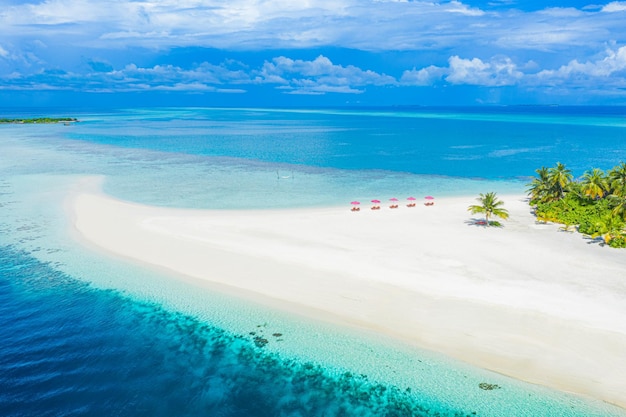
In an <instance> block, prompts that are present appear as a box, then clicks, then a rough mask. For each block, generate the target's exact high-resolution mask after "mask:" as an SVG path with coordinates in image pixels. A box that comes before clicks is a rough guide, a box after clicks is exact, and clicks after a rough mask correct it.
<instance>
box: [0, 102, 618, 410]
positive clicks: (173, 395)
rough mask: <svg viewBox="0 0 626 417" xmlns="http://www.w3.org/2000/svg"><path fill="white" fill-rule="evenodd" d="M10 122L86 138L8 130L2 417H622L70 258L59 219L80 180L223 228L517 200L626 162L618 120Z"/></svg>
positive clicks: (498, 113)
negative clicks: (250, 221) (318, 214)
mask: <svg viewBox="0 0 626 417" xmlns="http://www.w3.org/2000/svg"><path fill="white" fill-rule="evenodd" d="M2 116H6V117H31V116H32V117H35V116H69V117H77V118H78V119H79V120H80V122H78V123H75V124H72V125H70V126H65V125H62V124H58V125H0V213H2V216H1V217H0V311H1V312H2V315H1V317H2V318H3V320H2V322H1V324H0V340H2V342H1V343H0V415H3V416H73V415H77V416H83V415H84V416H143V415H145V416H507V417H509V416H520V417H521V416H533V417H537V416H626V410H624V409H620V408H617V407H614V406H611V405H609V404H606V403H603V402H600V401H596V400H593V399H589V398H584V397H581V396H577V395H572V394H567V393H561V392H557V391H555V390H552V389H549V388H545V387H540V386H535V385H531V384H526V383H523V382H520V381H516V380H514V379H511V378H507V377H505V376H502V375H498V374H495V373H492V372H489V371H486V370H481V369H477V368H474V367H471V366H469V365H466V364H463V363H460V362H458V361H454V360H452V359H450V358H446V357H443V356H442V355H439V354H437V353H436V352H429V351H422V350H419V349H416V348H414V347H410V346H406V345H403V344H402V343H401V342H399V341H393V340H381V338H380V337H379V336H378V335H376V334H373V333H370V332H368V331H365V330H362V329H353V328H345V327H340V326H337V325H334V324H332V323H327V322H324V321H314V320H312V319H310V318H302V317H298V316H297V315H293V314H288V313H286V312H282V311H276V310H273V309H272V308H271V307H268V306H267V305H257V304H254V303H253V302H252V301H249V300H244V299H239V298H237V297H235V296H233V295H232V294H229V293H225V292H223V291H220V289H217V288H211V287H208V286H199V285H198V284H197V283H194V282H192V281H185V280H181V279H179V278H174V277H171V276H168V275H167V274H166V273H164V272H160V271H154V270H150V269H148V268H144V267H142V266H140V265H135V264H132V263H128V262H125V261H123V260H119V259H116V258H112V257H109V256H108V255H105V254H102V253H99V252H97V251H94V250H92V249H90V248H88V247H85V246H83V245H80V244H79V243H77V241H76V240H75V238H74V236H73V235H72V233H71V232H70V229H71V219H69V218H68V216H67V214H66V213H65V211H64V201H65V199H66V198H67V196H68V195H69V194H70V193H71V192H72V190H73V189H74V187H76V184H77V183H78V182H79V181H80V180H81V179H82V178H85V177H99V178H102V179H103V189H104V191H105V192H106V193H107V194H110V195H112V196H114V197H116V198H120V199H124V200H129V201H133V202H137V203H143V204H151V205H158V206H167V207H185V208H201V209H218V210H221V209H248V208H254V209H258V208H276V209H279V208H294V207H315V206H317V207H320V206H340V205H345V206H346V207H349V203H350V201H352V200H355V199H360V200H364V201H369V199H373V198H378V199H381V200H384V199H389V198H392V197H397V198H407V197H409V196H415V197H416V198H423V196H425V195H433V196H435V197H437V196H454V195H468V196H470V195H471V196H473V195H477V194H478V193H480V192H489V191H496V192H497V193H498V194H499V195H506V194H507V193H518V194H519V193H521V192H524V190H525V188H526V184H527V182H528V181H529V178H530V177H531V176H532V175H533V174H534V170H535V169H537V168H539V167H541V166H553V165H554V164H556V162H562V163H564V164H566V165H567V166H568V167H569V168H571V169H572V170H573V172H574V174H575V176H581V175H582V174H583V173H584V171H585V170H587V169H591V168H595V167H598V168H602V169H609V168H612V167H613V166H615V165H617V164H618V163H619V162H621V161H626V146H625V145H626V109H623V108H610V107H571V108H569V107H498V108H379V109H375V108H367V109H357V108H355V109H347V108H346V109H290V110H284V109H212V108H158V109H115V110H107V111H103V110H98V111H84V110H74V111H72V110H68V111H67V112H65V113H63V114H59V113H58V110H57V109H55V110H52V109H37V110H32V109H31V110H28V111H20V110H15V109H13V110H7V111H5V112H4V113H3V114H2ZM250 273H251V274H253V273H254V271H250ZM489 388H493V389H489Z"/></svg>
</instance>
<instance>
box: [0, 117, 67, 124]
mask: <svg viewBox="0 0 626 417" xmlns="http://www.w3.org/2000/svg"><path fill="white" fill-rule="evenodd" d="M75 122H78V119H76V118H74V117H35V118H30V119H6V118H0V124H9V123H13V124H39V123H42V124H49V123H75Z"/></svg>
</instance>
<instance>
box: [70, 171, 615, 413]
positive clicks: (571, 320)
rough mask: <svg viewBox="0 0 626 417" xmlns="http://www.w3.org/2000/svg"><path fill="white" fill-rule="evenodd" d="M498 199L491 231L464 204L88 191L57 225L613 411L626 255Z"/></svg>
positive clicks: (464, 200) (515, 201)
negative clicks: (503, 217)
mask: <svg viewBox="0 0 626 417" xmlns="http://www.w3.org/2000/svg"><path fill="white" fill-rule="evenodd" d="M486 191H490V190H486ZM499 197H500V199H502V200H503V201H504V202H505V205H504V207H505V208H506V209H508V210H509V212H510V219H509V220H508V221H502V223H503V224H504V227H503V228H493V227H490V228H486V227H481V226H476V225H473V224H472V219H473V218H476V216H473V215H471V214H469V212H468V211H467V206H469V205H470V204H474V203H475V199H474V198H475V197H474V196H469V197H455V198H437V199H436V200H435V205H434V206H431V207H426V206H424V205H423V204H421V202H418V204H417V206H416V207H413V208H409V207H406V206H405V205H402V204H401V205H400V207H399V208H398V209H389V208H388V207H386V206H384V205H383V206H382V208H381V210H377V211H372V210H370V209H369V206H366V205H362V208H361V211H359V212H351V211H350V204H349V202H350V196H348V197H347V199H346V201H347V203H346V206H345V207H332V208H322V209H297V210H255V209H251V210H245V211H243V210H242V211H224V210H220V211H217V210H216V211H210V210H207V211H201V210H182V209H167V208H156V207H149V206H142V205H138V204H131V203H127V202H123V201H118V200H115V199H113V198H110V197H108V196H106V195H103V194H102V193H100V192H99V191H98V189H97V187H94V185H93V183H90V184H87V185H85V186H84V187H83V188H82V189H79V190H78V191H77V193H76V194H75V195H73V196H72V197H71V201H70V202H69V204H68V210H69V211H70V215H71V216H72V218H73V225H74V227H75V230H74V232H78V233H76V235H77V236H78V237H79V239H81V241H82V242H84V243H85V244H89V245H93V246H94V248H99V249H103V250H105V251H107V252H109V253H111V254H114V255H117V256H120V257H124V258H127V259H129V260H131V261H135V262H141V263H144V264H146V265H149V266H152V267H157V268H164V269H166V270H169V271H171V272H174V273H175V274H173V275H184V276H186V277H188V278H189V279H197V280H206V281H209V282H212V283H216V284H220V285H224V286H227V287H228V288H230V289H232V290H233V291H242V293H243V292H245V294H247V296H249V294H253V295H254V296H255V297H258V299H259V300H261V301H263V302H265V303H268V304H272V305H274V306H275V307H276V308H284V309H289V310H291V311H293V310H297V311H299V312H301V313H302V314H307V315H315V316H317V317H323V318H325V319H329V320H333V321H336V322H338V323H343V324H346V325H351V326H360V327H366V328H369V329H372V330H375V331H377V332H380V333H382V334H385V335H391V336H393V337H396V338H399V339H402V340H404V341H406V342H408V343H411V344H414V345H417V346H420V347H424V348H427V349H432V350H435V351H439V352H442V353H444V354H447V355H449V356H452V357H454V358H457V359H461V360H463V361H466V362H468V363H471V364H474V365H477V366H480V367H483V368H487V369H490V370H494V371H497V372H501V373H503V374H506V375H510V376H513V377H515V378H518V379H522V380H526V381H529V382H533V383H538V384H543V385H547V386H552V387H555V388H557V389H560V390H565V391H571V392H577V393H582V394H585V395H589V396H592V397H595V398H599V399H602V400H605V401H608V402H611V403H615V404H617V405H620V406H622V407H626V250H616V249H612V248H608V247H601V246H600V245H598V244H597V242H590V241H589V240H586V239H584V238H583V237H582V236H581V235H580V234H578V233H569V232H563V231H559V230H558V229H559V228H558V226H556V225H544V224H538V223H536V222H535V219H534V217H533V216H532V214H531V213H530V208H529V207H528V205H527V203H526V201H525V196H523V195H500V196H499Z"/></svg>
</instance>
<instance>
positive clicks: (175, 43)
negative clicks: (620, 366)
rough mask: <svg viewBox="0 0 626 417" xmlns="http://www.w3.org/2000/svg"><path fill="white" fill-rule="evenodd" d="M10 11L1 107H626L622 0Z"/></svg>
mask: <svg viewBox="0 0 626 417" xmlns="http://www.w3.org/2000/svg"><path fill="white" fill-rule="evenodd" d="M592 1H593V0H589V1H585V0H570V1H565V0H542V1H539V0H462V1H457V0H452V1H448V0H446V1H444V0H441V1H438V0H429V1H426V0H424V1H422V0H0V107H5V108H6V107H12V106H13V107H20V106H32V107H37V106H51V105H55V106H77V107H80V106H180V105H190V106H237V107H242V106H243V107H246V106H252V107H256V106H264V107H290V106H293V107H296V106H297V107H307V106H310V107H314V106H420V105H436V106H440V105H445V106H452V105H459V106H474V105H478V106H480V105H555V104H558V105H626V1H610V2H599V3H593V2H592Z"/></svg>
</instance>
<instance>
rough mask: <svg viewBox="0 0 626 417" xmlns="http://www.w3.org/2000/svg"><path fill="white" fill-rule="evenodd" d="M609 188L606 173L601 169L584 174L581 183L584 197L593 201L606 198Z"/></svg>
mask: <svg viewBox="0 0 626 417" xmlns="http://www.w3.org/2000/svg"><path fill="white" fill-rule="evenodd" d="M608 188H609V185H608V183H607V180H606V177H605V176H604V171H602V170H601V169H598V168H594V169H592V170H591V171H587V172H585V173H584V175H583V179H582V183H581V191H582V193H583V195H586V196H587V197H589V198H591V199H593V200H597V199H598V198H601V197H604V194H605V193H606V191H607V190H608Z"/></svg>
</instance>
